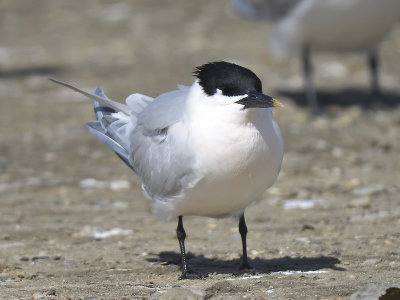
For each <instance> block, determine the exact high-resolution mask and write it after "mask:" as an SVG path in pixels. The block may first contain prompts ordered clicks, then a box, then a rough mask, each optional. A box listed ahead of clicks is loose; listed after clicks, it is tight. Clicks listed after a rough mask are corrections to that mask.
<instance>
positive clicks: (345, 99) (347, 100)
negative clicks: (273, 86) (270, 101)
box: [276, 87, 400, 109]
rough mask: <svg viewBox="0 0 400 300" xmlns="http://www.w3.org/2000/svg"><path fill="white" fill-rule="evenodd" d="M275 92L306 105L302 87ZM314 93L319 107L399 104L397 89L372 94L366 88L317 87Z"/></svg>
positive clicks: (299, 104)
mask: <svg viewBox="0 0 400 300" xmlns="http://www.w3.org/2000/svg"><path fill="white" fill-rule="evenodd" d="M276 92H277V93H278V94H279V95H282V96H284V97H287V98H289V99H291V100H292V101H293V102H294V103H295V104H297V105H298V106H307V98H306V94H305V92H304V90H302V89H301V90H292V89H277V90H276ZM316 94H317V98H318V105H319V106H320V107H321V108H327V107H329V106H340V107H349V106H359V107H361V108H363V109H390V108H393V107H396V106H398V105H400V91H399V90H382V91H381V92H380V93H378V94H372V93H371V92H370V91H369V90H368V89H362V88H357V87H350V88H345V89H335V90H329V89H318V90H317V91H316Z"/></svg>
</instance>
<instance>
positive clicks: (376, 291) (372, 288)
mask: <svg viewBox="0 0 400 300" xmlns="http://www.w3.org/2000/svg"><path fill="white" fill-rule="evenodd" d="M398 299H400V284H396V285H389V284H384V285H382V284H375V283H367V284H366V285H364V286H363V287H362V288H361V289H359V290H358V291H356V292H354V293H353V294H352V295H351V296H350V298H349V300H398Z"/></svg>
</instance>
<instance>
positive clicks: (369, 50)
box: [232, 0, 400, 113]
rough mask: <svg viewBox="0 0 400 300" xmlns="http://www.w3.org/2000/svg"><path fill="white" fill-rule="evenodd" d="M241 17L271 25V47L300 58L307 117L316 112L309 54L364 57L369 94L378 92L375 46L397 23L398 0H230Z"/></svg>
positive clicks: (399, 5)
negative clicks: (306, 102) (308, 112)
mask: <svg viewBox="0 0 400 300" xmlns="http://www.w3.org/2000/svg"><path fill="white" fill-rule="evenodd" d="M232 3H233V6H234V8H235V9H236V11H238V12H239V13H240V14H242V15H244V16H246V17H250V18H259V19H264V20H267V21H270V22H272V24H273V28H272V32H271V36H270V39H269V48H270V50H271V52H272V53H274V54H275V55H278V56H286V57H287V56H293V55H298V56H300V57H301V60H302V68H303V75H304V86H305V91H306V96H307V101H308V106H309V109H310V110H311V112H313V113H317V112H318V104H317V97H316V93H315V89H314V85H313V83H312V73H313V70H312V63H311V52H314V51H330V52H364V53H366V54H367V62H368V65H369V69H370V73H371V92H372V93H373V94H379V93H380V85H379V78H378V71H379V59H378V45H379V42H380V41H381V40H382V39H383V38H384V37H385V35H386V34H387V33H388V32H389V31H390V29H391V28H392V27H393V26H394V25H395V24H396V23H397V22H398V21H399V20H400V1H399V0H232Z"/></svg>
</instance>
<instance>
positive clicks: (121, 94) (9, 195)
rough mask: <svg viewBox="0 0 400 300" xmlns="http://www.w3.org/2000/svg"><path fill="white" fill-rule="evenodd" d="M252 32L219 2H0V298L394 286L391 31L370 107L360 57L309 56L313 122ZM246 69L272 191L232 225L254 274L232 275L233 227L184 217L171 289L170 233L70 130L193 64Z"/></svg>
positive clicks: (82, 135) (284, 62)
mask: <svg viewBox="0 0 400 300" xmlns="http://www.w3.org/2000/svg"><path fill="white" fill-rule="evenodd" d="M268 34H269V27H268V24H266V23H263V22H253V21H248V20H244V19H242V18H240V17H239V16H237V15H236V14H235V13H234V12H233V11H232V9H231V7H230V4H229V1H228V0H224V1H213V0H207V1H206V0H204V1H186V0H174V1H172V0H171V1H166V0H158V1H156V0H142V1H118V2H117V1H105V0H103V1H100V0H88V1H62V0H36V1H28V0H16V1H11V0H8V1H7V0H3V1H1V2H0V100H1V108H0V205H1V209H0V298H1V299H86V300H95V299H149V298H150V299H245V298H248V299H346V298H347V297H348V296H349V295H350V294H352V293H353V292H355V291H356V290H358V289H359V288H360V287H362V286H363V285H364V284H366V283H377V284H396V283H397V284H398V283H400V271H399V270H400V199H399V190H400V180H399V173H400V155H399V151H400V130H399V128H400V106H399V104H400V102H399V100H400V88H399V82H400V63H399V59H400V28H399V27H397V28H396V29H394V30H393V31H392V32H391V34H390V35H389V36H388V37H387V39H385V40H384V41H383V43H382V45H381V48H380V53H381V58H382V69H381V81H382V86H383V94H382V95H380V96H379V97H372V96H370V94H369V84H368V83H369V76H368V72H367V69H366V66H365V56H363V55H359V54H348V55H340V54H319V55H315V56H314V63H315V72H316V73H315V82H316V85H317V88H318V94H319V96H320V102H321V103H322V105H323V110H324V114H323V115H322V116H319V117H316V118H311V117H310V116H309V115H308V113H307V110H306V107H305V106H304V97H303V93H302V89H301V83H302V80H301V74H300V72H299V69H300V68H299V67H300V64H299V61H298V59H297V58H292V59H278V58H275V57H273V56H271V55H270V54H269V53H268V51H267V50H266V45H267V39H268ZM214 60H228V61H232V62H236V63H239V64H241V65H243V66H246V67H248V68H250V69H252V70H253V71H255V73H257V74H258V75H259V77H260V78H261V79H262V81H263V86H264V91H265V92H266V93H268V94H271V95H273V96H275V97H276V98H278V99H279V100H281V101H282V102H283V103H284V104H285V108H284V109H279V110H277V111H276V113H275V116H276V119H277V121H278V123H279V125H280V126H281V129H282V134H283V137H284V141H285V156H284V162H283V166H282V171H281V174H280V177H279V179H278V181H277V182H276V184H275V185H274V186H273V187H272V188H271V189H270V190H268V191H267V192H266V193H265V195H264V197H263V198H264V199H263V201H260V202H259V203H257V204H255V205H252V206H251V207H249V208H248V209H247V210H246V220H247V225H248V228H249V235H248V251H249V256H250V259H251V264H252V265H253V266H254V267H255V272H254V274H246V275H240V276H234V275H232V274H233V273H235V272H236V270H237V268H238V266H239V263H240V260H239V257H240V252H241V243H240V236H239V234H238V232H237V220H233V219H229V218H228V219H222V220H214V219H208V218H200V217H190V218H189V217H187V218H184V221H185V229H186V232H187V234H188V238H187V250H188V251H189V252H190V260H189V266H190V267H191V268H192V269H193V270H195V271H197V272H198V273H199V274H200V275H202V276H203V277H204V278H202V279H198V280H183V281H180V280H178V277H179V274H180V270H179V247H178V242H177V240H176V235H175V230H176V222H170V223H161V222H159V221H158V220H157V219H156V218H155V217H154V216H152V215H151V213H150V204H149V202H148V201H147V200H145V199H144V198H143V196H142V194H141V191H140V183H139V181H138V179H137V178H136V177H135V175H134V174H132V172H131V171H130V170H129V169H128V168H127V167H126V166H125V165H124V164H123V163H122V162H121V161H120V160H119V159H118V157H116V156H115V155H114V154H113V152H112V151H110V150H109V149H108V148H107V147H106V146H104V145H103V144H101V143H100V142H99V141H97V140H96V139H95V138H94V137H93V136H91V135H90V133H89V132H88V131H87V130H86V128H85V126H84V123H85V122H86V121H89V120H92V119H93V112H92V108H91V103H90V101H86V100H85V99H84V98H83V97H81V96H79V95H78V94H76V93H73V92H71V91H69V90H66V89H64V88H62V87H60V86H56V85H55V84H53V83H51V82H50V81H48V80H47V78H48V77H54V78H57V79H60V80H64V81H67V82H70V83H72V84H76V85H78V86H80V87H82V88H84V89H86V90H93V89H94V88H95V87H96V86H98V85H100V86H102V87H103V88H104V90H105V91H106V93H107V95H108V96H109V97H111V98H113V99H120V100H123V99H124V98H125V97H126V96H127V95H129V94H130V93H132V92H140V93H144V94H148V95H150V96H157V95H158V94H159V93H162V92H165V91H168V90H172V89H174V88H175V86H176V84H177V83H181V84H186V85H189V84H191V83H192V81H193V77H192V76H191V72H192V70H193V68H194V67H195V66H198V65H201V64H203V63H205V62H208V61H214Z"/></svg>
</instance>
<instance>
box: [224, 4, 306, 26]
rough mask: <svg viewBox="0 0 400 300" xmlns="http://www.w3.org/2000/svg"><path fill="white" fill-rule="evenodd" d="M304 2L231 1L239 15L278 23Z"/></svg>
mask: <svg viewBox="0 0 400 300" xmlns="http://www.w3.org/2000/svg"><path fill="white" fill-rule="evenodd" d="M302 1H304V0H232V4H233V7H234V8H235V10H236V11H237V12H238V13H240V14H241V15H243V16H245V17H249V18H260V19H266V20H269V21H272V22H274V21H278V20H279V19H281V18H283V17H284V16H286V15H287V14H288V13H289V12H290V11H291V10H292V9H293V8H294V7H295V6H296V5H298V4H299V3H300V2H302Z"/></svg>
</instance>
